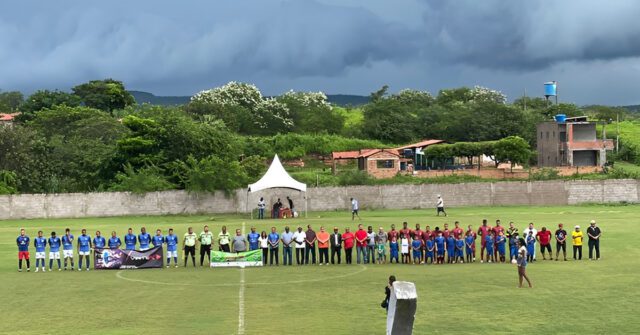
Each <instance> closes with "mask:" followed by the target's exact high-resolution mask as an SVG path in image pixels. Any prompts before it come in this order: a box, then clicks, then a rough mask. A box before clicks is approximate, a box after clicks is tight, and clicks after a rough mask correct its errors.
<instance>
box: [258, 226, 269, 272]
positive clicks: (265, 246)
mask: <svg viewBox="0 0 640 335" xmlns="http://www.w3.org/2000/svg"><path fill="white" fill-rule="evenodd" d="M258 243H259V244H260V249H262V265H267V256H268V255H269V238H268V237H267V232H266V231H264V230H263V231H262V233H260V237H259V238H258Z"/></svg>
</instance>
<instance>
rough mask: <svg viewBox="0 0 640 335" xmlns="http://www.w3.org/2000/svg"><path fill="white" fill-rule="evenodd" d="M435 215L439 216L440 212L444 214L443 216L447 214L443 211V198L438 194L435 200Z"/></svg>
mask: <svg viewBox="0 0 640 335" xmlns="http://www.w3.org/2000/svg"><path fill="white" fill-rule="evenodd" d="M436 210H437V212H436V215H437V216H440V213H442V214H444V216H447V212H445V211H444V200H442V197H441V196H440V194H438V201H437V202H436Z"/></svg>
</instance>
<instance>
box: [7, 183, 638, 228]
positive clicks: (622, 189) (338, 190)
mask: <svg viewBox="0 0 640 335" xmlns="http://www.w3.org/2000/svg"><path fill="white" fill-rule="evenodd" d="M438 194H441V195H442V197H443V198H444V201H445V205H446V206H448V207H449V206H454V207H456V206H500V205H566V204H568V205H573V204H580V203H607V202H622V201H625V202H633V203H637V202H639V200H640V181H638V180H633V179H621V180H581V181H560V180H552V181H538V182H508V181H504V182H496V183H465V184H423V185H380V186H349V187H320V188H309V189H308V192H307V193H306V199H305V194H304V193H301V192H298V191H292V190H289V189H270V190H266V191H263V192H257V193H253V194H247V192H246V190H237V191H235V192H232V193H231V194H225V193H224V192H216V193H211V194H209V193H204V194H196V193H189V192H185V191H166V192H152V193H147V194H144V195H136V194H131V193H126V192H110V193H69V194H46V195H45V194H21V195H4V196H0V220H6V219H32V218H66V217H76V218H80V217H95V216H121V215H162V214H199V213H248V212H249V211H250V210H251V209H253V208H255V207H256V205H257V203H258V199H259V198H260V197H264V198H265V201H266V202H267V203H268V206H269V208H270V206H271V204H273V203H274V202H275V201H276V199H277V198H281V200H282V202H283V203H284V204H285V206H288V204H287V201H286V196H290V197H291V199H292V200H293V201H294V207H295V208H296V209H297V210H298V211H302V210H303V209H304V208H305V200H306V203H307V206H308V209H309V210H310V211H330V210H343V211H348V210H349V206H350V200H349V199H350V198H351V197H354V198H357V199H358V200H359V202H360V207H361V208H363V209H366V208H389V209H410V208H426V209H432V208H434V207H435V201H436V197H437V195H438Z"/></svg>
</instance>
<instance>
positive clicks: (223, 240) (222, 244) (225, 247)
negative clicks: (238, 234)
mask: <svg viewBox="0 0 640 335" xmlns="http://www.w3.org/2000/svg"><path fill="white" fill-rule="evenodd" d="M230 241H231V235H230V234H229V232H228V231H227V226H222V231H221V232H220V233H218V246H219V249H220V251H223V252H231V250H230V248H229V242H230Z"/></svg>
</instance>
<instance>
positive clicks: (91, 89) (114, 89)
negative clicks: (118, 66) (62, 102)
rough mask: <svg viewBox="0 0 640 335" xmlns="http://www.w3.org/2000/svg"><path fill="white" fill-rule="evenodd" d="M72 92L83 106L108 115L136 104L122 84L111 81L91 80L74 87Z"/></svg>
mask: <svg viewBox="0 0 640 335" xmlns="http://www.w3.org/2000/svg"><path fill="white" fill-rule="evenodd" d="M72 90H73V93H74V94H75V95H77V96H78V97H80V99H81V101H82V102H83V103H84V105H85V106H87V107H92V108H96V109H99V110H102V111H105V112H109V113H111V112H113V111H114V110H116V109H123V108H125V107H126V106H129V105H133V104H135V103H136V101H135V99H134V98H133V95H131V93H129V92H128V91H127V90H126V89H125V88H124V85H123V84H122V82H120V81H117V80H113V79H104V80H92V81H90V82H88V83H84V84H80V85H78V86H75V87H74V88H73V89H72Z"/></svg>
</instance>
